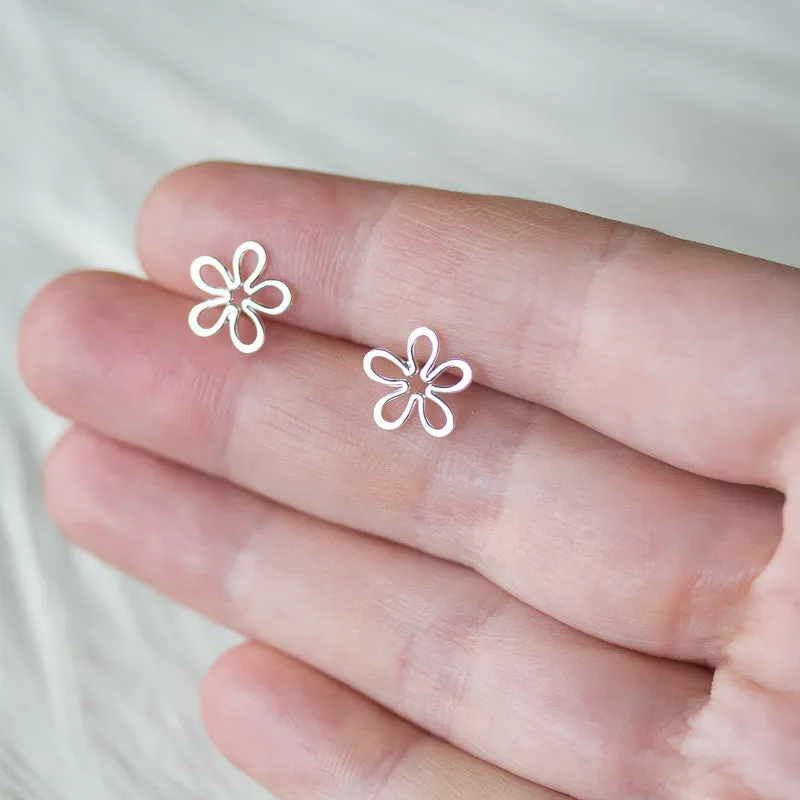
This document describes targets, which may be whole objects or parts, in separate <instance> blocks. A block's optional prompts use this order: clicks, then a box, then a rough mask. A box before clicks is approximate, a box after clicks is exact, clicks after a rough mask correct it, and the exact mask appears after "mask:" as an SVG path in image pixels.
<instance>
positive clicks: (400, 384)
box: [364, 327, 472, 438]
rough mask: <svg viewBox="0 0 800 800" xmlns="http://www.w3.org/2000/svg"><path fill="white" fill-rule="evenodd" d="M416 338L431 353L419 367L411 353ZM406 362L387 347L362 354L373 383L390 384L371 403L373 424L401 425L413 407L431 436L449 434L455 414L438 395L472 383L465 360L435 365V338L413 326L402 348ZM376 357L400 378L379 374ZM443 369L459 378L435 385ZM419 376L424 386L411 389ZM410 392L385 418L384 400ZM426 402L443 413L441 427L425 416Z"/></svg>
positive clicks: (382, 425)
mask: <svg viewBox="0 0 800 800" xmlns="http://www.w3.org/2000/svg"><path fill="white" fill-rule="evenodd" d="M420 339H427V340H428V341H429V342H430V345H431V353H430V355H429V356H428V359H427V361H426V362H425V363H424V364H423V365H422V367H420V366H419V364H418V363H417V359H416V356H415V355H414V348H415V346H416V344H417V342H418V341H419V340H420ZM406 355H407V359H408V360H407V361H403V360H402V359H401V358H398V357H397V356H396V355H395V354H394V353H391V352H389V351H388V350H370V351H369V352H368V353H367V354H366V355H365V356H364V372H366V373H367V375H368V376H369V377H370V378H371V379H372V380H373V381H376V382H377V383H382V384H383V385H384V386H391V387H393V391H391V392H389V394H387V395H386V396H385V397H382V398H381V399H380V400H378V402H377V403H376V404H375V408H374V409H373V413H372V416H373V418H374V420H375V424H376V425H377V426H378V427H379V428H383V430H385V431H393V430H396V429H397V428H399V427H400V426H401V425H404V424H405V422H406V421H407V420H408V418H409V417H410V416H411V413H412V412H413V410H414V406H416V407H417V410H418V411H419V419H420V422H421V423H422V427H423V428H424V429H425V430H426V431H427V432H428V433H429V434H430V435H431V436H436V437H437V438H440V437H443V436H447V435H448V434H449V433H452V431H453V429H454V428H455V417H454V416H453V412H452V411H451V410H450V407H449V406H448V405H447V403H445V402H444V400H442V398H441V397H440V395H443V394H455V393H456V392H463V391H464V389H466V388H467V387H468V386H469V385H470V383H472V368H471V367H470V365H469V364H467V362H466V361H461V360H460V359H451V360H450V361H445V362H443V363H442V364H440V365H439V366H438V367H437V366H436V359H437V358H438V357H439V337H438V336H437V335H436V334H435V333H434V332H433V331H432V330H431V329H430V328H425V327H422V328H416V329H415V330H413V331H412V332H411V335H410V336H409V337H408V345H407V349H406ZM377 359H384V360H385V361H388V362H389V363H390V364H391V365H392V366H393V367H395V369H397V370H399V372H400V374H401V375H402V377H399V378H390V377H386V376H384V375H381V374H380V373H378V372H377V371H376V370H375V367H374V362H375V361H376V360H377ZM445 372H458V373H460V375H461V377H460V378H459V379H458V381H457V382H456V383H454V384H452V385H449V386H448V385H444V386H440V385H437V380H439V378H441V377H442V375H443V374H444V373H445ZM417 375H418V376H419V379H420V380H421V381H422V383H423V384H425V389H424V390H423V391H422V392H419V391H415V392H411V379H412V378H414V377H416V376H417ZM407 393H411V394H410V397H409V398H408V400H407V401H406V405H405V408H404V409H403V412H402V413H401V414H400V416H399V417H398V418H397V419H395V420H388V419H386V418H385V417H384V416H383V412H384V409H385V407H386V405H387V404H388V403H390V402H391V401H392V400H395V399H396V398H398V397H402V396H403V395H404V394H407ZM427 403H433V404H434V405H436V406H438V408H439V409H440V410H441V412H442V414H444V424H443V425H442V426H441V427H436V426H435V425H434V424H433V423H432V422H431V421H430V418H429V417H428V415H427V413H426V411H425V406H426V404H427Z"/></svg>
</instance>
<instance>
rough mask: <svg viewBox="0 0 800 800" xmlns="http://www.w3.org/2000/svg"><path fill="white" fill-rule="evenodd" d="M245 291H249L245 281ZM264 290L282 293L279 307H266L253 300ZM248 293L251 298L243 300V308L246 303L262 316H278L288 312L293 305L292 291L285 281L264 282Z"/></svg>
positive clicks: (272, 280) (270, 280)
mask: <svg viewBox="0 0 800 800" xmlns="http://www.w3.org/2000/svg"><path fill="white" fill-rule="evenodd" d="M248 280H249V279H248ZM245 289H247V281H245ZM262 289H277V290H278V291H279V292H280V293H281V300H280V302H279V303H278V305H276V306H265V305H262V304H261V303H258V302H256V301H255V300H253V298H252V295H254V294H256V293H257V292H260V291H261V290H262ZM247 291H248V292H249V293H250V295H251V296H250V297H247V298H245V299H244V300H242V308H244V306H245V303H246V304H247V305H248V306H250V308H251V309H256V310H257V311H260V312H261V313H262V314H268V315H270V316H277V315H278V314H283V312H284V311H286V310H287V309H288V308H289V306H290V305H291V304H292V290H291V289H290V288H289V287H288V286H287V285H286V284H285V283H284V282H283V281H278V280H275V279H272V278H271V279H269V280H266V281H262V282H261V283H259V284H257V285H256V286H252V287H251V288H250V289H247Z"/></svg>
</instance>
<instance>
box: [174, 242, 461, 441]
mask: <svg viewBox="0 0 800 800" xmlns="http://www.w3.org/2000/svg"><path fill="white" fill-rule="evenodd" d="M250 253H253V254H254V255H255V259H256V261H255V265H254V266H253V269H252V271H251V272H250V274H249V276H248V277H247V278H243V271H244V263H243V262H244V260H245V258H246V257H247V256H248V254H250ZM266 266H267V251H266V250H265V249H264V247H262V245H260V244H259V243H258V242H244V243H243V244H240V245H239V247H237V248H236V251H235V252H234V254H233V263H232V265H231V270H230V271H228V270H227V269H226V268H225V267H224V266H223V265H222V263H221V262H220V261H218V260H217V259H216V258H213V257H212V256H200V257H199V258H196V259H195V260H194V261H193V262H192V264H191V266H190V268H189V275H190V277H191V279H192V282H193V283H194V284H195V286H197V288H198V289H201V290H202V291H204V292H206V293H207V294H209V295H211V298H210V299H209V300H204V301H203V302H202V303H198V304H197V305H196V306H194V307H193V308H192V310H191V311H190V312H189V327H190V328H191V330H192V332H193V333H195V334H196V335H197V336H203V337H205V336H213V335H214V334H215V333H219V331H221V330H222V329H223V328H224V327H225V325H226V323H227V325H228V331H229V333H230V337H231V341H232V342H233V344H234V346H235V347H236V349H237V350H238V351H239V352H241V353H255V352H256V351H258V350H260V349H261V347H262V346H263V345H264V340H265V338H266V336H265V333H264V325H263V323H262V321H261V319H260V317H259V316H258V314H259V313H261V314H266V315H267V316H278V315H279V314H283V313H285V312H286V311H288V309H289V307H290V306H291V304H292V292H291V289H289V287H288V286H287V285H286V284H285V283H284V282H283V281H279V280H274V279H268V280H261V277H262V275H263V273H264V270H265V269H266ZM205 269H212V270H213V271H214V272H215V273H217V276H218V277H219V279H220V280H221V281H222V285H221V286H214V285H212V284H210V283H208V281H206V280H205V278H204V277H203V274H202V273H203V271H204V270H205ZM264 289H273V290H276V291H277V292H278V294H279V295H280V300H279V301H278V303H277V304H276V305H274V306H267V305H263V304H262V303H260V302H257V301H256V300H255V299H254V296H255V295H257V294H258V293H259V292H261V291H262V290H264ZM235 294H241V295H243V296H241V297H239V298H238V299H237V298H235V297H234V295H235ZM216 309H219V316H218V317H217V318H216V320H215V321H214V322H213V323H212V324H211V325H208V326H205V325H203V324H202V323H201V321H200V317H201V315H203V314H204V313H205V312H208V311H214V310H216ZM242 314H244V316H245V317H247V318H248V319H249V320H250V322H251V323H252V324H253V326H254V328H255V336H254V338H253V340H252V341H251V342H245V341H244V340H243V339H242V337H241V334H240V332H239V319H240V317H241V315H242ZM422 341H427V343H428V345H429V346H430V354H429V355H428V357H427V359H425V362H424V363H423V364H422V366H420V364H419V360H418V358H417V356H416V354H415V350H416V348H417V345H418V344H419V343H420V342H422ZM438 358H439V337H438V336H437V335H436V334H435V333H434V331H432V330H431V329H430V328H427V327H420V328H415V329H414V330H413V331H412V332H411V334H410V336H409V337H408V344H407V346H406V358H405V359H402V358H400V357H399V356H397V355H395V354H394V353H392V352H390V351H389V350H383V349H375V350H370V351H369V352H368V353H367V354H366V355H365V356H364V362H363V366H364V372H365V373H366V374H367V376H368V377H369V378H371V379H372V380H373V381H376V382H377V383H380V384H383V385H384V386H389V387H391V389H392V391H390V392H389V394H387V395H385V396H384V397H382V398H381V399H380V400H378V402H377V403H376V404H375V407H374V409H373V412H372V417H373V419H374V420H375V424H376V425H378V427H379V428H382V429H383V430H387V431H393V430H396V429H397V428H399V427H401V426H402V425H404V424H405V423H406V422H407V421H408V419H409V417H410V416H411V415H412V414H413V412H414V408H415V407H416V409H417V412H418V414H419V419H420V422H421V423H422V427H423V428H424V429H425V431H426V432H427V433H429V434H430V435H431V436H436V437H437V438H441V437H443V436H447V435H448V434H450V433H452V431H453V429H454V428H455V417H454V415H453V412H452V410H451V409H450V407H449V406H448V405H447V403H446V402H445V401H444V400H443V399H442V395H448V394H455V393H457V392H462V391H464V389H466V388H467V387H468V386H469V385H470V383H472V368H471V367H470V365H469V364H467V362H466V361H462V360H461V359H450V360H449V361H444V362H443V363H441V364H439V365H438V366H437V365H436V362H437V360H438ZM380 360H383V361H385V362H388V363H389V364H390V365H391V366H392V367H393V368H394V369H395V371H396V372H397V373H399V377H388V376H387V375H385V374H381V372H379V371H378V370H377V369H376V367H375V363H376V362H378V361H380ZM453 373H458V374H459V375H460V377H459V379H458V380H457V381H456V382H455V383H450V384H442V383H440V381H441V379H442V378H443V377H444V376H445V374H449V375H452V374H453ZM415 379H419V382H420V383H421V384H422V385H423V386H424V388H422V389H419V390H412V381H414V380H415ZM406 394H408V395H409V397H408V400H407V401H406V404H405V407H404V408H403V411H402V412H401V413H400V415H399V416H398V417H397V418H396V419H391V420H390V419H387V418H386V417H385V416H384V412H385V411H386V406H387V405H388V404H389V403H391V402H392V401H393V400H397V399H399V398H401V397H403V396H404V395H406ZM429 403H430V404H432V406H433V407H435V408H437V409H438V411H439V413H440V416H441V417H442V418H443V422H441V423H440V424H436V422H435V421H433V420H432V419H431V417H430V415H429V413H428V409H427V406H428V404H429Z"/></svg>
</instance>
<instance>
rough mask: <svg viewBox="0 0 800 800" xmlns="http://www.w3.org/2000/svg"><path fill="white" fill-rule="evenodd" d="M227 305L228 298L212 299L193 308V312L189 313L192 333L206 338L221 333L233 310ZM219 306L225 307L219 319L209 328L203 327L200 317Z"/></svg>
mask: <svg viewBox="0 0 800 800" xmlns="http://www.w3.org/2000/svg"><path fill="white" fill-rule="evenodd" d="M227 303H228V299H227V298H226V297H212V298H211V299H210V300H204V301H203V302H202V303H198V304H197V305H196V306H193V307H192V310H191V311H190V312H189V327H190V328H191V330H192V333H194V334H196V335H197V336H202V337H206V336H213V335H214V334H215V333H218V332H219V331H221V330H222V327H223V325H225V322H226V321H227V319H228V317H229V316H230V313H231V310H232V306H229V305H228V304H227ZM219 306H224V308H223V309H222V311H220V314H219V319H218V320H217V321H216V322H215V323H214V324H213V325H211V326H210V327H208V328H206V327H204V326H203V325H201V324H200V315H201V314H202V313H203V312H204V311H207V310H208V309H210V308H217V307H219Z"/></svg>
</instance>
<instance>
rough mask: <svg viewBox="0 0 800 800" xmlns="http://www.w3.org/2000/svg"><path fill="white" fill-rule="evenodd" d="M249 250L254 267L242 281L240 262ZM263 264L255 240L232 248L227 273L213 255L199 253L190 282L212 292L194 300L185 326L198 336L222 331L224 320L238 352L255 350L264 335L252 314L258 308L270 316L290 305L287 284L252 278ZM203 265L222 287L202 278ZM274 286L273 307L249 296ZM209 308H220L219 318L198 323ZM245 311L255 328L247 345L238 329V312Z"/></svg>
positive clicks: (262, 254) (264, 253)
mask: <svg viewBox="0 0 800 800" xmlns="http://www.w3.org/2000/svg"><path fill="white" fill-rule="evenodd" d="M249 252H253V253H255V254H256V266H255V268H254V269H253V271H252V272H251V273H250V275H249V276H248V277H247V278H246V279H245V280H244V281H243V280H242V261H243V259H244V257H245V254H247V253H249ZM266 265H267V251H266V250H265V249H264V248H263V247H262V246H261V245H260V244H259V243H258V242H244V244H240V245H239V246H238V247H237V248H236V252H235V253H234V254H233V264H232V268H231V272H228V270H227V269H225V267H224V266H222V263H221V262H219V261H217V259H216V258H213V257H211V256H200V257H199V258H196V259H195V260H194V261H193V262H192V265H191V267H190V268H189V274H190V276H191V278H192V281H193V283H194V285H195V286H197V288H198V289H202V290H203V291H204V292H207V293H208V294H210V295H212V297H211V299H210V300H205V301H203V302H202V303H198V304H197V305H196V306H194V308H192V310H191V311H190V312H189V327H190V328H191V329H192V331H193V332H194V333H196V334H197V335H198V336H213V335H214V334H215V333H217V332H219V331H220V330H222V328H223V327H224V325H225V323H226V322H227V323H228V328H229V330H230V335H231V341H232V342H233V344H234V346H235V347H236V349H237V350H238V351H239V352H240V353H255V352H256V350H259V349H260V348H261V346H262V345H263V344H264V339H265V334H264V325H263V323H262V321H261V318H260V317H259V316H258V315H257V314H256V312H257V311H260V312H261V313H262V314H268V315H270V316H277V315H278V314H283V313H284V312H285V311H286V310H287V309H288V308H289V306H290V305H291V304H292V292H291V290H290V289H289V287H288V286H287V285H286V284H285V283H284V282H283V281H278V280H265V281H261V283H256V281H257V280H258V279H259V278H260V277H261V274H262V273H263V272H264V268H265V267H266ZM205 267H211V269H213V270H214V271H215V272H216V273H217V274H218V275H219V276H220V278H221V279H222V282H223V284H224V285H223V286H212V285H211V284H210V283H208V282H207V281H205V280H204V279H203V276H202V274H201V273H202V271H203V269H204V268H205ZM269 288H272V289H277V290H278V291H279V292H280V294H281V299H280V302H279V303H278V305H276V306H265V305H262V304H261V303H257V302H256V301H255V300H254V299H253V295H255V294H257V293H258V292H260V291H261V290H262V289H269ZM237 289H244V292H245V294H246V295H247V297H245V298H244V299H243V300H242V301H241V303H240V304H239V305H237V304H236V303H235V302H234V299H233V293H234V292H235V291H236V290H237ZM212 308H221V311H220V315H219V319H217V321H216V322H214V324H213V325H210V326H209V327H205V326H203V325H201V324H200V315H201V314H202V313H203V312H204V311H208V310H209V309H212ZM240 313H242V314H245V315H246V316H247V317H248V318H249V319H250V320H251V322H252V323H253V325H254V326H255V329H256V335H255V339H253V341H252V342H250V343H249V344H248V343H247V342H244V341H242V339H241V337H240V336H239V331H238V325H237V323H238V320H239V314H240Z"/></svg>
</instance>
